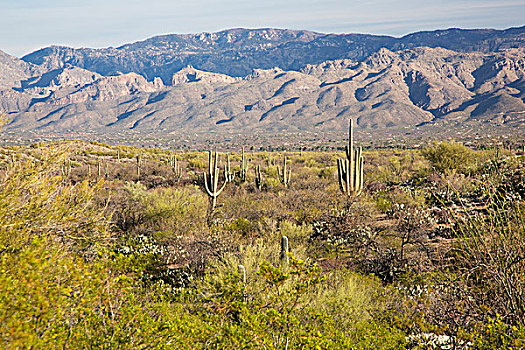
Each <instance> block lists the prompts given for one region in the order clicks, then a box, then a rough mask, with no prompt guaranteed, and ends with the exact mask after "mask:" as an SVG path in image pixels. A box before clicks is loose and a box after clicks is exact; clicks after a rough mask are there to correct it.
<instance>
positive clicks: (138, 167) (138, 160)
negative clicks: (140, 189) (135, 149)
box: [136, 154, 142, 178]
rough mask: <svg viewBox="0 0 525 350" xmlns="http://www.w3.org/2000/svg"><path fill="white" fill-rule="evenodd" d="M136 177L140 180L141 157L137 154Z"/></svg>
mask: <svg viewBox="0 0 525 350" xmlns="http://www.w3.org/2000/svg"><path fill="white" fill-rule="evenodd" d="M136 159H137V177H139V178H140V167H141V166H142V156H141V155H140V154H137V156H136Z"/></svg>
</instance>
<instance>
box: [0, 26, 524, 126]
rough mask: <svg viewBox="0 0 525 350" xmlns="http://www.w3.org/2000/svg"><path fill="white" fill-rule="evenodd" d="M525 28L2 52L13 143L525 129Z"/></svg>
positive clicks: (253, 34)
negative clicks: (46, 138) (81, 137)
mask: <svg viewBox="0 0 525 350" xmlns="http://www.w3.org/2000/svg"><path fill="white" fill-rule="evenodd" d="M524 77H525V27H520V28H510V29H507V30H490V29H480V30H463V29H447V30H438V31H429V32H418V33H413V34H409V35H407V36H404V37H402V38H394V37H390V36H375V35H365V34H322V33H316V32H311V31H294V30H282V29H230V30H225V31H222V32H218V33H201V34H192V35H164V36H158V37H153V38H150V39H147V40H144V41H140V42H136V43H133V44H127V45H123V46H121V47H118V48H112V47H110V48H103V49H89V48H80V49H75V48H69V47H62V46H52V47H47V48H43V49H41V50H38V51H35V52H33V53H30V54H28V55H26V56H24V57H22V58H21V59H19V58H16V57H13V56H10V55H8V54H6V53H3V52H1V51H0V110H3V111H4V112H5V113H7V116H8V118H9V121H10V122H9V124H8V125H7V126H6V127H5V130H6V132H7V133H8V134H11V135H21V134H25V135H46V134H71V133H86V134H96V135H114V134H119V135H144V134H173V133H180V132H196V133H200V132H245V133H250V132H268V133H273V132H283V131H285V132H296V131H340V130H345V129H346V127H347V124H348V119H349V118H354V119H356V120H357V125H358V127H359V128H399V127H411V126H416V125H427V124H441V125H450V126H461V125H465V124H474V125H477V124H480V125H481V124H488V125H495V126H501V125H504V126H507V127H518V128H521V127H522V126H523V125H524V124H525V123H524V122H525V79H524Z"/></svg>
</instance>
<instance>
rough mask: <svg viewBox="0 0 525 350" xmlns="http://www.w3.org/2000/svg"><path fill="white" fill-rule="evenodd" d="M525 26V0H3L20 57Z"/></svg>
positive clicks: (3, 16)
mask: <svg viewBox="0 0 525 350" xmlns="http://www.w3.org/2000/svg"><path fill="white" fill-rule="evenodd" d="M523 25H525V0H404V1H395V0H323V1H314V0H280V1H279V0H242V1H239V0H221V1H217V0H184V1H182V0H146V1H138V0H88V1H85V0H0V50H2V51H4V52H7V53H9V54H11V55H14V56H18V57H21V56H23V55H25V54H27V53H30V52H32V51H34V50H38V49H40V48H42V47H46V46H49V45H66V46H71V47H109V46H114V47H116V46H120V45H122V44H125V43H131V42H135V41H139V40H143V39H146V38H149V37H152V36H155V35H161V34H170V33H200V32H215V31H219V30H223V29H228V28H239V27H242V28H269V27H271V28H287V29H307V30H313V31H318V32H323V33H366V34H384V35H393V36H403V35H405V34H408V33H412V32H415V31H421V30H434V29H446V28H451V27H457V28H495V29H506V28H509V27H517V26H523Z"/></svg>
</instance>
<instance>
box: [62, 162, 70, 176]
mask: <svg viewBox="0 0 525 350" xmlns="http://www.w3.org/2000/svg"><path fill="white" fill-rule="evenodd" d="M60 170H61V171H62V175H63V176H64V177H69V175H70V174H71V159H66V160H64V164H63V165H62V166H61V167H60Z"/></svg>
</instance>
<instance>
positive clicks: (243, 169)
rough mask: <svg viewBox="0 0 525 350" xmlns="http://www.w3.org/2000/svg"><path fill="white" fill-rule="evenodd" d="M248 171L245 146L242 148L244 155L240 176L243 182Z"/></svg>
mask: <svg viewBox="0 0 525 350" xmlns="http://www.w3.org/2000/svg"><path fill="white" fill-rule="evenodd" d="M247 173H248V159H247V158H246V154H245V153H244V147H243V148H242V156H241V171H240V172H239V178H240V179H241V181H242V182H245V181H246V174H247Z"/></svg>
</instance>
